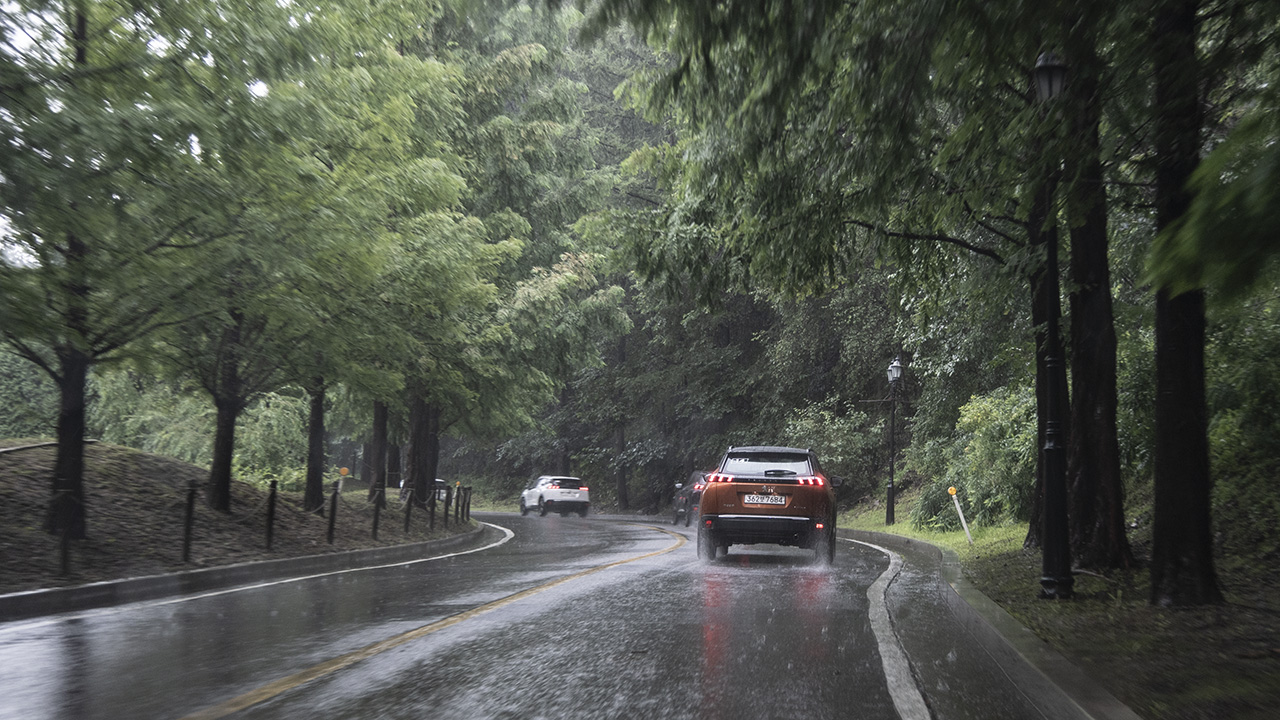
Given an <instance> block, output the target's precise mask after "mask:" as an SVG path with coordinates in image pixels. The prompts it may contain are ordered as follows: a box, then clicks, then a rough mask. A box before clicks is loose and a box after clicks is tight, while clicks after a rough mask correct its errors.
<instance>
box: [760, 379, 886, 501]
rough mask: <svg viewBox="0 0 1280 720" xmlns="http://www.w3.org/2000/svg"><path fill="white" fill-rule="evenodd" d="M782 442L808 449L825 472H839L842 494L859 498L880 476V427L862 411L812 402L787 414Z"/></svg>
mask: <svg viewBox="0 0 1280 720" xmlns="http://www.w3.org/2000/svg"><path fill="white" fill-rule="evenodd" d="M780 440H781V441H782V444H786V445H791V446H793V447H808V448H812V449H813V451H814V452H816V453H817V454H818V460H819V461H821V462H822V467H823V470H825V471H826V473H827V475H839V476H840V477H843V478H844V479H845V485H844V486H843V487H842V488H841V489H840V490H839V493H840V495H841V496H842V497H853V498H862V497H864V496H867V495H870V494H872V493H874V492H875V491H876V489H877V488H878V487H879V485H880V480H881V479H882V478H883V477H884V470H883V467H884V454H885V444H884V428H883V426H882V425H881V423H880V422H876V423H875V424H872V422H871V419H870V418H869V417H868V416H867V414H866V413H864V412H859V411H855V410H851V409H848V408H843V407H840V406H839V404H837V403H836V402H835V401H834V400H831V399H828V400H825V401H821V402H817V403H812V404H810V405H807V406H804V407H800V408H797V409H796V410H794V411H793V412H792V413H790V414H789V416H788V418H787V423H786V427H785V428H784V429H783V431H782V435H781V436H780Z"/></svg>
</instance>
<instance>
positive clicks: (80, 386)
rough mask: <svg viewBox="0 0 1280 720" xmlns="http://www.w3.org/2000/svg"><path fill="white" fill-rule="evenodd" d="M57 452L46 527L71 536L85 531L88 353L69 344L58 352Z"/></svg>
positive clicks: (75, 538) (84, 533) (76, 535)
mask: <svg viewBox="0 0 1280 720" xmlns="http://www.w3.org/2000/svg"><path fill="white" fill-rule="evenodd" d="M60 360H61V362H60V368H59V371H60V372H59V377H58V394H59V405H58V455H57V459H56V460H55V461H54V466H53V497H52V499H51V501H50V503H49V514H48V517H47V518H46V521H45V529H46V530H47V531H48V532H49V533H50V534H53V535H62V534H63V533H66V535H67V537H69V538H71V539H73V540H82V539H84V537H85V535H86V530H87V527H86V523H85V506H84V388H85V380H86V379H87V377H88V374H89V357H88V356H87V355H85V354H84V353H82V352H80V351H78V350H76V349H74V348H72V349H69V350H67V351H65V352H63V353H60Z"/></svg>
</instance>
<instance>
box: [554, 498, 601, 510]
mask: <svg viewBox="0 0 1280 720" xmlns="http://www.w3.org/2000/svg"><path fill="white" fill-rule="evenodd" d="M542 502H543V504H544V505H546V506H547V512H570V511H572V512H580V511H582V510H585V509H587V507H588V506H589V505H590V504H591V503H590V501H587V500H552V499H550V498H547V499H545V500H543V501H542Z"/></svg>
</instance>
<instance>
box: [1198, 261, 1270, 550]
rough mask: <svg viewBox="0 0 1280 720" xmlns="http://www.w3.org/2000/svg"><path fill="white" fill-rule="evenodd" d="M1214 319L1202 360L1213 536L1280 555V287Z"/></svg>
mask: <svg viewBox="0 0 1280 720" xmlns="http://www.w3.org/2000/svg"><path fill="white" fill-rule="evenodd" d="M1266 279H1267V280H1268V281H1270V282H1268V283H1266V285H1264V286H1262V287H1259V291H1258V292H1257V293H1255V294H1254V295H1253V296H1252V297H1250V298H1249V299H1248V300H1247V301H1246V302H1244V303H1241V304H1239V305H1231V306H1227V307H1225V308H1219V309H1218V310H1217V312H1215V313H1214V318H1215V321H1216V322H1215V323H1214V325H1213V328H1212V333H1211V336H1210V337H1211V342H1210V346H1209V347H1210V351H1209V353H1208V356H1207V358H1206V367H1207V369H1208V376H1209V386H1208V393H1209V403H1210V408H1211V411H1212V419H1211V420H1210V429H1209V438H1210V452H1211V467H1212V471H1213V477H1214V488H1213V501H1214V507H1215V513H1214V518H1215V530H1216V531H1217V532H1218V534H1219V535H1218V536H1219V538H1220V542H1221V543H1222V544H1223V545H1224V546H1225V547H1227V548H1229V549H1232V550H1236V549H1248V550H1250V551H1254V550H1256V551H1257V552H1259V553H1260V554H1261V555H1262V556H1264V557H1272V558H1274V557H1277V556H1280V485H1278V484H1277V482H1276V477H1277V476H1278V475H1280V361H1277V358H1280V301H1278V300H1277V295H1276V289H1277V288H1278V287H1280V285H1277V284H1276V283H1275V280H1274V275H1273V274H1272V275H1269V276H1266Z"/></svg>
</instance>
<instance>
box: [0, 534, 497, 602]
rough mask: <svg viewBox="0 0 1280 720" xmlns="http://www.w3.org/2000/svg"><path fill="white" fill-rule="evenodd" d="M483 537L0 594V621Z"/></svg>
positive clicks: (300, 572)
mask: <svg viewBox="0 0 1280 720" xmlns="http://www.w3.org/2000/svg"><path fill="white" fill-rule="evenodd" d="M483 532H484V526H483V525H480V526H478V527H476V528H475V529H474V530H471V531H470V532H466V533H463V534H461V535H454V536H453V537H448V538H444V539H441V540H428V541H426V542H419V543H410V544H407V545H391V546H388V547H380V548H371V549H368V550H349V551H346V552H336V553H325V554H323V555H304V556H303V557H297V558H281V559H280V560H259V561H257V562H248V563H239V564H236V565H224V566H220V567H212V568H204V569H200V570H187V571H183V572H178V573H171V574H167V575H147V576H144V577H137V578H126V579H123V580H106V581H103V582H96V583H90V584H88V585H76V586H74V587H63V588H49V589H45V590H28V591H24V592H17V593H10V594H8V595H0V622H9V621H12V620H23V619H29V618H33V617H40V616H43V615H54V614H57V613H64V612H77V611H82V610H92V609H95V608H104V607H112V606H115V605H124V604H126V603H132V602H140V601H143V600H155V599H158V598H165V597H173V596H177V595H188V594H192V593H199V592H208V591H210V590H220V589H225V588H229V587H235V586H237V585H249V584H253V583H258V582H265V581H268V580H284V579H288V578H291V577H302V576H305V575H316V574H320V573H326V572H337V571H340V570H354V569H358V568H364V567H373V566H377V565H394V564H395V563H398V562H408V561H410V560H416V559H418V558H421V557H424V556H426V555H429V554H431V553H434V552H439V551H441V550H448V549H451V548H455V547H460V546H465V545H467V544H469V543H471V542H472V541H474V540H475V539H477V538H478V537H480V535H481V534H483Z"/></svg>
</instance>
